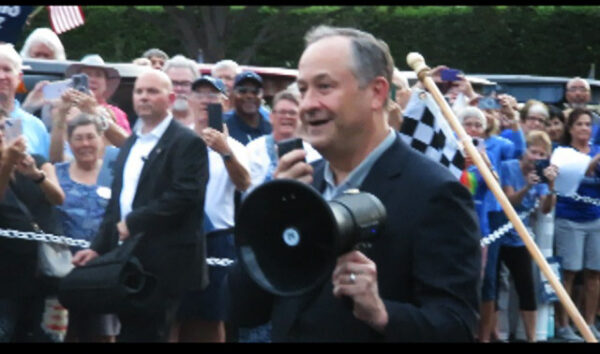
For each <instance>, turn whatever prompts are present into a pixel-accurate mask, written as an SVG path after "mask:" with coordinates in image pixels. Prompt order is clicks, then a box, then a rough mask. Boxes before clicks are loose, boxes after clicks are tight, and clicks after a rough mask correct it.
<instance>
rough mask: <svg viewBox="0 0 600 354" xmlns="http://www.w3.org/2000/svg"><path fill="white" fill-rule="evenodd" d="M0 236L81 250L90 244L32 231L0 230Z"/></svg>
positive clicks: (84, 241)
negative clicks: (74, 247) (75, 247)
mask: <svg viewBox="0 0 600 354" xmlns="http://www.w3.org/2000/svg"><path fill="white" fill-rule="evenodd" d="M0 236H2V237H8V238H18V239H21V240H27V241H39V242H44V243H56V244H59V245H67V246H77V247H81V248H89V247H90V242H89V241H86V240H78V239H74V238H70V237H66V236H58V235H53V234H46V233H37V232H33V231H19V230H10V229H0Z"/></svg>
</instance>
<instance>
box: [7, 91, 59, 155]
mask: <svg viewBox="0 0 600 354" xmlns="http://www.w3.org/2000/svg"><path fill="white" fill-rule="evenodd" d="M9 116H10V118H16V119H20V120H21V121H22V124H23V136H24V137H25V141H26V142H27V152H28V153H30V154H38V155H42V156H44V158H45V159H46V160H48V159H49V157H50V134H48V130H46V126H45V125H44V123H43V122H42V120H41V119H39V118H38V117H36V116H34V115H32V114H31V113H28V112H27V111H25V110H23V109H22V108H21V104H20V103H19V101H17V100H16V99H15V102H14V108H13V110H12V112H10V115H9Z"/></svg>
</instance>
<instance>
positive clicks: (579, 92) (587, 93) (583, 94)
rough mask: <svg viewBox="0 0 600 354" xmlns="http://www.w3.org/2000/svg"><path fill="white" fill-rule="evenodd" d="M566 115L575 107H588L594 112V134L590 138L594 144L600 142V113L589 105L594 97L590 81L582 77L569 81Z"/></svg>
mask: <svg viewBox="0 0 600 354" xmlns="http://www.w3.org/2000/svg"><path fill="white" fill-rule="evenodd" d="M565 99H566V101H567V102H566V103H565V110H564V113H565V117H568V116H569V113H571V111H572V110H573V109H574V108H586V109H589V110H590V111H591V112H592V135H591V137H590V139H591V140H592V142H593V143H594V144H600V132H598V129H599V128H600V115H598V113H597V112H595V110H594V109H593V108H592V107H589V106H588V103H590V101H591V99H592V90H591V88H590V84H589V82H587V81H586V80H585V79H582V78H580V77H574V78H572V79H571V80H569V81H567V85H566V90H565Z"/></svg>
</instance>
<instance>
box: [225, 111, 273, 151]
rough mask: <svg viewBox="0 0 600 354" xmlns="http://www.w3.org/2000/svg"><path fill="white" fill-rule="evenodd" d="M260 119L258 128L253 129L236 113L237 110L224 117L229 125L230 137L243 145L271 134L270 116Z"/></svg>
mask: <svg viewBox="0 0 600 354" xmlns="http://www.w3.org/2000/svg"><path fill="white" fill-rule="evenodd" d="M259 113H261V112H260V111H259ZM260 118H261V119H260V121H259V123H258V127H256V128H253V127H251V126H249V125H248V124H246V123H245V122H244V121H243V120H242V118H241V117H240V116H238V115H237V113H235V110H233V111H231V112H228V113H225V114H224V115H223V121H224V122H225V124H227V129H228V130H229V136H231V137H232V138H234V139H235V140H237V141H239V142H240V143H242V144H243V145H246V144H248V143H249V142H250V141H252V140H254V139H256V138H258V137H261V136H263V135H266V134H271V131H272V127H271V123H269V120H268V116H265V115H264V114H261V115H260Z"/></svg>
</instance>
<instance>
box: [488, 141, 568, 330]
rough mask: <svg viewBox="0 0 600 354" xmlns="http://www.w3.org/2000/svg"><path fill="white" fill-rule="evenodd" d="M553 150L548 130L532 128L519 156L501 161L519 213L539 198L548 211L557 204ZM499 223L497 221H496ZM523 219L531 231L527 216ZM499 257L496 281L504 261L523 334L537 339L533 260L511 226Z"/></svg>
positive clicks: (509, 194)
mask: <svg viewBox="0 0 600 354" xmlns="http://www.w3.org/2000/svg"><path fill="white" fill-rule="evenodd" d="M551 151H552V143H551V141H550V138H549V137H548V134H546V133H545V132H543V131H532V132H530V133H529V134H528V135H527V149H526V150H525V153H524V154H523V156H522V157H521V159H520V160H516V159H512V160H507V161H503V162H502V172H501V174H500V175H501V185H502V189H503V191H504V193H505V194H506V196H507V198H508V200H509V201H510V203H511V204H512V205H513V206H514V207H515V210H516V211H517V212H519V213H521V212H526V211H529V210H530V209H532V208H533V207H534V206H535V204H536V201H539V209H540V211H541V212H542V213H544V214H548V213H550V212H551V211H552V208H554V205H555V204H556V193H555V192H554V181H555V179H556V176H557V175H558V173H559V171H558V167H557V166H555V165H550V164H549V161H548V158H549V157H550V153H551ZM495 216H497V217H498V218H501V219H502V220H503V221H502V223H504V222H507V221H508V219H506V217H505V216H504V214H502V213H501V212H497V213H496V214H495ZM499 223H500V222H499ZM523 223H524V224H525V225H526V227H528V229H529V231H530V234H532V235H533V232H531V223H530V218H529V217H526V218H525V219H524V220H523ZM496 242H499V243H500V248H499V251H498V258H497V260H496V262H497V264H496V272H497V274H498V275H497V276H496V282H497V281H498V276H499V266H498V264H499V263H500V262H503V263H504V264H506V266H507V268H508V269H509V271H510V274H511V275H512V277H513V280H514V283H515V288H516V291H517V295H518V297H519V309H520V312H521V318H522V320H523V323H524V327H525V335H526V337H527V340H528V341H529V342H535V341H536V318H537V311H536V310H537V300H536V297H535V293H536V291H535V288H534V279H533V270H532V260H531V256H530V255H529V252H528V251H527V248H526V247H525V244H524V243H523V240H522V239H521V238H520V237H519V235H518V234H517V232H516V231H515V230H514V229H511V230H510V231H509V232H508V234H507V235H504V236H503V237H502V238H501V239H500V240H498V241H496Z"/></svg>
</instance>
